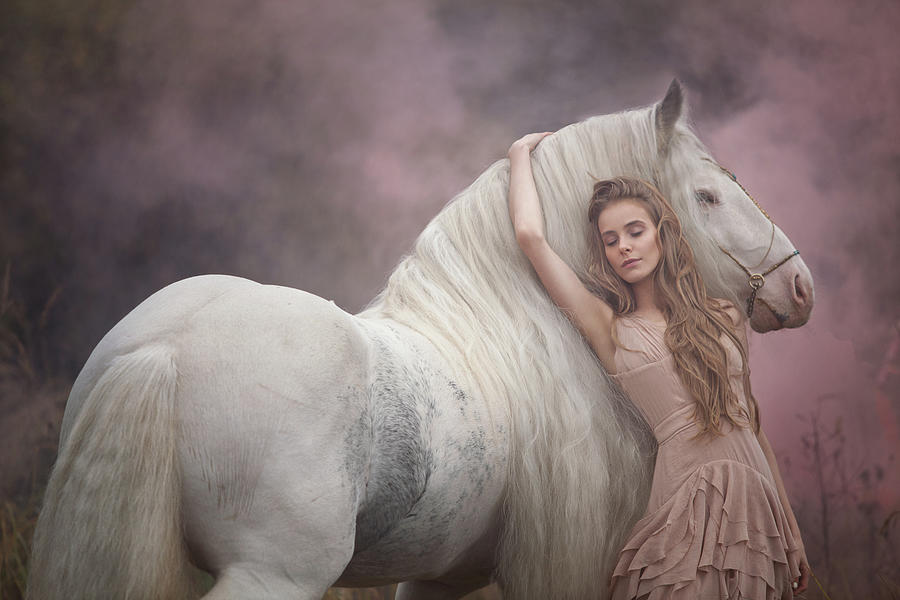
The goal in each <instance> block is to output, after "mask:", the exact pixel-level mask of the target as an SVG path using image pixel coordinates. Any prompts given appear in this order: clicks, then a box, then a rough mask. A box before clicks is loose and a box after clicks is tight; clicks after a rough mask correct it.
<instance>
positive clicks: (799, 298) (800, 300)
mask: <svg viewBox="0 0 900 600" xmlns="http://www.w3.org/2000/svg"><path fill="white" fill-rule="evenodd" d="M806 296H807V294H806V292H804V291H803V285H802V284H801V283H800V275H794V301H795V302H796V303H797V304H798V305H800V306H803V305H804V304H806Z"/></svg>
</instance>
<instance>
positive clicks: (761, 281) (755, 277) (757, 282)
mask: <svg viewBox="0 0 900 600" xmlns="http://www.w3.org/2000/svg"><path fill="white" fill-rule="evenodd" d="M764 285H766V278H765V277H764V276H763V275H762V274H761V273H751V274H750V287H752V288H753V289H754V290H758V289H759V288H761V287H762V286H764Z"/></svg>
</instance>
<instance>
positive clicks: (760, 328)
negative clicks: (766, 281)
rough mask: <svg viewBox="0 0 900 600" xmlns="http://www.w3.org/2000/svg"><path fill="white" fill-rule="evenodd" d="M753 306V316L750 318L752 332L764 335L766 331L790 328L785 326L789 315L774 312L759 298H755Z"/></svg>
mask: <svg viewBox="0 0 900 600" xmlns="http://www.w3.org/2000/svg"><path fill="white" fill-rule="evenodd" d="M755 304H756V305H755V307H754V310H753V315H752V316H751V317H750V327H751V328H752V329H753V331H756V332H757V333H765V332H767V331H777V330H779V329H784V328H785V327H791V325H786V323H787V322H788V320H789V319H790V315H788V314H784V313H780V312H778V311H776V310H775V309H774V308H772V307H771V306H769V304H768V303H767V302H766V301H765V300H763V299H762V298H759V297H757V298H756V303H755ZM795 327H796V325H795Z"/></svg>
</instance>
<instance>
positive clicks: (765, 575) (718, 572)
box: [611, 460, 800, 600]
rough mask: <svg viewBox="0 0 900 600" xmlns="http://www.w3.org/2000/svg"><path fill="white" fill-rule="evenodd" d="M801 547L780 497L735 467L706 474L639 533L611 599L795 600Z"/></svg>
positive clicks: (624, 555)
mask: <svg viewBox="0 0 900 600" xmlns="http://www.w3.org/2000/svg"><path fill="white" fill-rule="evenodd" d="M799 559H800V551H799V544H798V543H797V540H796V539H795V538H794V536H793V534H792V533H791V531H790V527H789V526H788V520H787V516H786V514H785V512H784V508H783V507H782V505H781V501H780V499H779V498H778V493H777V491H776V490H775V489H774V486H773V485H772V484H771V483H770V482H769V480H768V479H766V477H765V476H764V475H762V474H761V473H759V472H758V471H756V470H755V469H753V468H751V467H749V466H747V465H744V464H742V463H739V462H736V461H733V460H716V461H712V462H709V463H706V464H704V465H703V466H701V467H698V468H697V470H696V471H694V472H693V473H692V474H691V475H690V477H688V479H687V480H686V481H685V482H684V483H683V484H682V485H681V486H680V487H679V488H678V490H677V491H676V493H675V494H673V495H672V496H671V497H670V498H668V499H667V500H666V502H665V503H663V504H662V505H661V506H660V507H659V508H658V509H657V510H655V511H654V512H653V513H652V514H649V515H647V516H645V517H644V518H642V519H641V520H640V521H638V522H637V523H636V524H635V526H634V528H632V530H631V534H630V536H629V539H628V541H627V542H626V544H625V547H624V548H623V549H622V551H621V553H620V554H619V560H618V563H617V565H616V568H615V570H614V571H613V576H612V581H611V586H612V590H611V592H612V593H611V598H612V599H613V600H630V599H632V598H641V599H643V598H647V599H648V600H662V599H685V600H688V599H690V600H696V599H704V600H705V599H715V600H719V599H721V600H725V599H726V598H729V599H730V598H750V599H753V600H790V599H791V598H792V597H793V594H792V590H791V582H792V580H793V579H795V578H797V577H799V575H800V571H799V566H798V563H799Z"/></svg>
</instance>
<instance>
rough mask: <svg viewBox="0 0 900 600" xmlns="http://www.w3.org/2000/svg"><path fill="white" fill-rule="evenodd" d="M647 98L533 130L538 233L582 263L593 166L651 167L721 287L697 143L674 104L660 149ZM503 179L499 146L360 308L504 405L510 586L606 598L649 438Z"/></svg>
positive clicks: (639, 493)
mask: <svg viewBox="0 0 900 600" xmlns="http://www.w3.org/2000/svg"><path fill="white" fill-rule="evenodd" d="M678 92H679V98H678V100H679V102H678V104H679V106H678V109H679V112H680V89H679V90H678ZM667 98H668V97H667ZM657 110H658V105H657V106H655V107H650V108H644V109H639V110H634V111H628V112H624V113H619V114H615V115H606V116H600V117H593V118H591V119H588V120H586V121H583V122H581V123H577V124H574V125H570V126H568V127H566V128H564V129H562V130H560V131H559V132H557V133H556V134H555V135H553V136H550V137H548V138H546V139H545V140H544V141H543V142H541V144H540V146H539V147H538V148H537V150H536V151H535V152H534V154H533V163H532V164H533V169H534V177H535V182H536V184H537V189H538V193H539V196H540V198H541V202H542V207H543V212H544V217H545V222H546V235H547V239H548V241H549V243H550V245H551V246H552V247H553V248H554V249H555V250H556V252H557V253H558V254H559V255H560V256H561V257H562V258H563V259H564V260H565V261H566V262H567V263H568V264H569V265H571V266H572V268H573V269H574V270H575V271H576V272H577V273H579V274H580V275H584V274H585V273H586V272H587V264H588V258H589V253H588V241H589V239H590V238H589V226H590V225H589V223H588V220H587V204H588V199H589V198H590V195H591V190H592V187H593V183H594V181H595V180H594V178H595V177H596V178H600V179H603V178H607V177H612V176H616V175H632V176H637V177H641V178H644V179H647V180H650V181H654V182H656V183H657V185H658V186H659V187H660V189H661V191H662V192H663V194H664V195H665V196H666V197H667V198H669V200H670V201H671V202H672V204H673V206H674V207H675V209H676V211H677V212H678V214H679V217H680V218H681V219H682V225H683V227H684V230H685V233H686V235H687V236H688V239H689V241H690V242H691V244H692V247H693V248H694V250H695V254H696V259H697V263H698V266H699V267H700V270H701V273H702V274H703V276H704V281H705V282H706V284H707V287H708V288H709V289H710V293H713V294H715V295H718V296H719V297H729V296H730V292H728V290H727V287H726V286H725V285H724V281H723V280H722V278H721V276H720V275H719V273H718V269H717V267H716V264H717V261H718V259H719V254H720V253H719V251H718V249H717V248H716V246H715V245H714V244H713V243H712V242H711V241H710V240H709V239H708V238H706V237H705V235H704V233H703V228H702V227H700V226H699V224H698V215H697V214H696V213H695V211H694V210H693V204H694V202H693V201H692V198H693V189H692V188H691V186H690V180H691V174H692V173H691V171H692V169H693V168H696V165H697V164H698V163H699V159H700V157H702V156H706V152H705V150H704V149H703V147H702V145H701V144H700V142H699V141H698V140H697V138H696V136H695V135H694V134H693V133H692V132H691V131H690V129H689V128H688V127H687V126H686V125H684V124H683V119H680V118H679V119H678V122H677V123H676V125H675V127H674V130H673V131H672V132H670V134H671V138H670V139H669V140H668V143H667V146H666V149H665V151H661V150H660V149H659V147H660V145H659V140H658V137H659V132H658V130H657V127H656V124H655V122H656V119H655V115H656V112H657ZM508 178H509V162H508V161H507V160H501V161H498V162H496V163H494V164H493V165H492V166H491V167H489V168H488V169H487V170H486V171H485V172H484V173H483V174H482V175H481V176H480V177H478V179H477V180H476V181H475V182H474V183H472V185H470V186H469V187H468V188H467V189H466V190H464V191H463V192H462V193H460V194H459V195H457V196H456V197H455V198H454V199H453V200H452V201H451V202H450V203H449V204H448V205H447V206H446V207H445V208H444V209H443V211H441V213H440V214H438V215H437V216H436V217H435V218H434V219H433V220H432V221H431V223H430V224H429V225H428V226H427V227H426V229H425V230H424V231H423V232H422V234H421V235H420V236H419V238H418V240H417V242H416V244H415V248H414V250H413V252H412V254H411V255H410V256H408V257H406V258H405V259H404V260H403V261H402V262H401V263H400V264H399V265H398V266H397V268H396V270H395V271H394V272H393V274H392V275H391V277H390V280H389V281H388V284H387V287H386V288H385V289H384V290H383V291H382V292H381V294H379V296H378V297H377V298H375V299H374V300H373V302H372V303H371V304H370V305H369V307H368V308H367V309H366V310H365V311H364V312H363V313H361V315H360V316H362V317H389V318H393V319H395V320H397V321H399V322H402V323H404V324H406V325H409V326H410V327H412V328H414V329H415V330H417V331H419V332H420V333H422V334H423V335H425V336H426V337H427V338H429V339H430V340H431V341H432V342H433V343H434V344H435V346H436V347H437V349H438V350H439V351H440V352H441V353H442V355H443V356H444V357H445V358H446V359H447V360H448V361H449V362H450V364H451V365H452V367H453V370H454V374H453V375H454V376H455V377H461V378H463V381H466V379H465V378H468V385H469V388H468V390H469V392H470V393H472V394H473V395H480V396H481V397H482V398H484V399H485V401H486V403H487V404H488V405H489V406H492V407H499V408H495V410H502V411H504V413H506V414H503V416H502V418H501V419H500V422H508V423H509V437H510V448H509V457H510V460H509V473H508V476H509V479H508V488H507V494H506V498H505V505H504V532H503V539H502V542H501V547H500V552H499V556H498V563H499V567H498V571H497V576H498V578H499V580H500V581H501V583H502V585H503V587H504V591H505V595H506V597H508V598H597V597H598V596H601V597H603V596H605V594H606V589H605V588H606V585H607V583H608V581H609V575H610V573H611V571H612V568H613V566H614V564H615V560H616V557H617V554H618V552H619V550H620V549H621V546H622V545H623V544H624V541H625V536H626V535H627V533H628V532H629V530H630V528H631V526H632V525H633V523H634V522H635V521H636V520H637V519H638V518H639V517H640V516H641V515H642V513H643V511H644V509H645V507H646V499H647V494H648V493H649V487H650V479H651V473H652V468H653V462H652V458H653V453H654V452H655V442H654V441H653V438H652V435H651V433H650V431H649V429H648V427H647V426H646V424H645V423H644V422H643V420H642V419H641V418H640V416H639V415H638V414H637V412H636V410H635V409H634V408H633V406H632V405H631V404H630V403H629V402H628V401H627V400H625V399H624V397H623V396H622V394H621V392H620V391H619V390H618V388H617V386H616V385H615V384H614V383H612V382H611V380H610V379H609V378H608V377H607V375H606V373H605V372H604V370H603V368H602V367H601V365H600V363H599V362H598V361H597V359H596V356H595V355H594V353H593V352H592V351H591V349H590V347H589V346H588V345H587V343H586V342H585V340H584V339H583V338H582V336H581V335H580V334H579V333H578V331H577V330H576V329H575V328H574V327H573V326H572V324H571V323H570V322H569V320H568V319H567V318H566V317H565V315H564V314H563V313H562V312H561V311H560V310H559V309H558V308H557V307H556V306H555V305H554V304H553V302H552V301H551V299H550V297H549V296H548V294H547V293H546V291H545V290H544V288H543V287H542V285H541V283H540V281H539V280H538V278H537V276H536V274H535V273H534V271H533V270H532V269H531V266H530V264H529V263H528V261H527V259H526V257H525V256H524V254H523V253H522V252H521V250H520V249H519V247H518V246H517V244H516V241H515V236H514V234H513V229H512V225H511V223H510V219H509V213H508V207H507V192H508Z"/></svg>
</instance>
